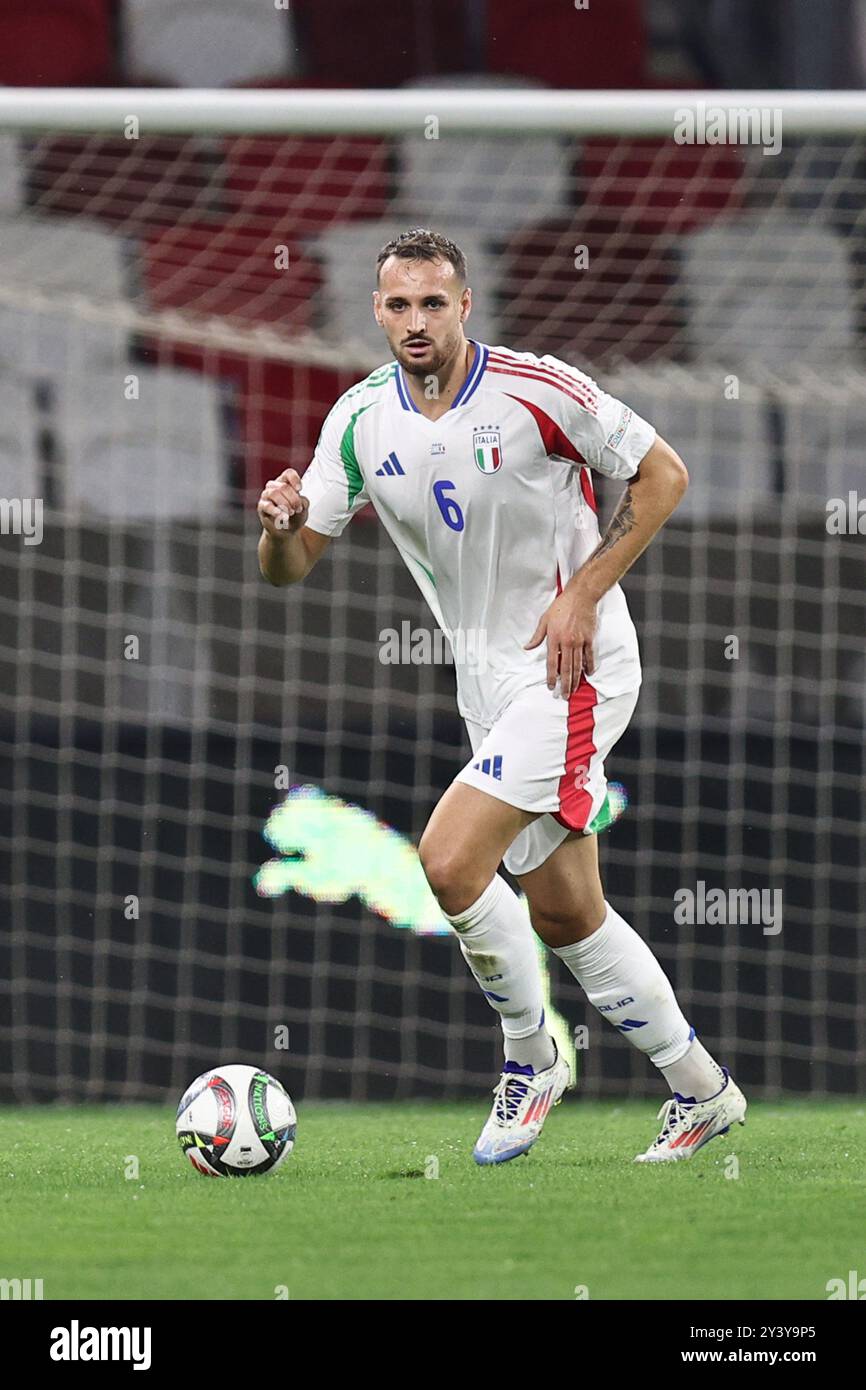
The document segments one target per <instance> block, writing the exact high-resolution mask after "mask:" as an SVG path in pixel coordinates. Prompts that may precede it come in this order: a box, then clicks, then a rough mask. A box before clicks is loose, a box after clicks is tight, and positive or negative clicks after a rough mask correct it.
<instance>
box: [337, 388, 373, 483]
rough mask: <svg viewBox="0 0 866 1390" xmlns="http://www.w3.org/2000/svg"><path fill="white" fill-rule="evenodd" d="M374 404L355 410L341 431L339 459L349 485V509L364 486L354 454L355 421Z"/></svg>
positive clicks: (371, 402) (370, 403)
mask: <svg viewBox="0 0 866 1390" xmlns="http://www.w3.org/2000/svg"><path fill="white" fill-rule="evenodd" d="M376 404H377V402H376V401H370V402H369V404H368V405H362V406H361V408H360V410H356V411H355V413H354V415H353V416H352V418H351V420H350V421H349V423H348V425H347V426H346V428H345V430H344V431H343V438H342V439H341V440H340V457H341V459H342V460H343V467H344V468H345V470H346V479H347V482H348V484H349V506H350V507H351V505H352V503H353V502H354V500H355V498H356V497H357V496H358V493H359V492H360V491H361V489H362V488H363V486H364V479H363V478H362V477H361V469H360V465H359V464H358V458H357V455H356V454H355V421H356V420H357V419H358V417H359V416H361V415H363V414H364V411H365V410H369V409H370V407H371V406H374V405H376Z"/></svg>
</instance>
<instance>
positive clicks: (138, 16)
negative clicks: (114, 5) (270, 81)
mask: <svg viewBox="0 0 866 1390" xmlns="http://www.w3.org/2000/svg"><path fill="white" fill-rule="evenodd" d="M123 34H124V50H125V62H126V68H127V71H128V73H129V74H130V75H131V77H133V78H134V79H135V80H136V81H148V80H149V81H154V82H161V83H168V84H172V85H175V86H178V87H226V86H230V85H231V84H233V83H235V84H239V83H243V82H246V81H249V80H251V79H254V78H257V77H263V76H265V75H267V74H271V73H273V74H275V75H276V74H278V73H285V74H288V73H290V72H292V71H293V70H294V68H295V66H296V52H295V45H294V38H293V30H292V22H291V12H290V11H288V10H286V9H285V8H282V7H281V8H279V9H278V8H277V7H276V6H275V5H274V4H273V3H266V4H260V3H259V0H204V2H203V0H124V5H123Z"/></svg>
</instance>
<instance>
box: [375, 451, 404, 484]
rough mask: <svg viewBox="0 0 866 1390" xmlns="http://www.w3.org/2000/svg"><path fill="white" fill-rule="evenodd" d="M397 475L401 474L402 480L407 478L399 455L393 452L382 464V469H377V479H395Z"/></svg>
mask: <svg viewBox="0 0 866 1390" xmlns="http://www.w3.org/2000/svg"><path fill="white" fill-rule="evenodd" d="M397 474H399V476H400V477H401V478H405V476H406V474H405V472H404V470H403V465H402V463H401V462H400V460H399V459H398V457H397V455H396V454H395V453H394V452H393V451H392V452H391V453H390V454H389V455H388V457H387V458H386V460H385V462H384V463H383V464H382V467H381V468H377V469H376V477H377V478H393V477H395V476H396V475H397Z"/></svg>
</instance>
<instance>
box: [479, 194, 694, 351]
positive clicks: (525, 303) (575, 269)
mask: <svg viewBox="0 0 866 1390" xmlns="http://www.w3.org/2000/svg"><path fill="white" fill-rule="evenodd" d="M582 248H585V250H583V249H582ZM576 262H577V264H576ZM675 286H676V270H675V263H674V260H673V257H672V255H671V252H670V250H669V249H668V242H667V240H666V239H664V238H658V237H652V236H648V235H646V234H645V233H640V232H638V231H636V230H635V228H634V226H633V225H631V224H630V223H629V221H628V220H627V219H625V218H623V217H621V216H620V215H618V214H617V213H616V212H613V213H612V214H611V215H609V216H607V217H604V216H598V217H594V218H592V217H582V218H580V217H579V218H575V219H574V220H573V221H565V220H564V219H559V220H556V221H549V222H546V223H542V224H541V225H539V226H536V227H533V228H530V229H528V230H526V231H523V232H521V233H520V234H519V235H518V236H516V237H514V238H513V239H512V241H511V242H510V244H509V246H508V248H507V252H506V256H505V260H504V273H503V283H502V295H503V303H504V308H503V311H502V322H503V334H504V340H505V341H506V342H508V343H510V344H511V345H512V346H513V347H515V348H517V349H525V350H527V351H530V352H537V353H539V354H543V353H546V352H552V353H555V354H559V355H562V356H564V357H566V358H567V359H568V360H570V361H572V362H575V363H576V364H577V365H581V364H583V363H587V364H589V365H590V366H595V365H598V364H601V365H604V366H606V367H609V366H611V365H615V364H616V363H618V362H620V361H632V362H634V361H642V360H644V359H647V358H651V357H656V356H659V355H665V354H666V353H668V352H669V351H670V348H671V344H672V342H673V339H674V337H675V335H676V334H677V333H678V331H679V329H680V317H679V311H678V307H677V303H676V300H675V297H674V290H675Z"/></svg>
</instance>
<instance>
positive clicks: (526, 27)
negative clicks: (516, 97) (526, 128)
mask: <svg viewBox="0 0 866 1390" xmlns="http://www.w3.org/2000/svg"><path fill="white" fill-rule="evenodd" d="M643 9H644V6H643V3H642V0H606V3H604V4H596V3H594V0H593V3H591V4H590V5H589V6H588V7H587V8H585V9H577V7H576V6H575V5H574V4H572V3H571V0H565V3H564V2H563V0H496V4H493V5H488V6H487V14H488V20H487V68H488V71H489V72H502V73H512V74H515V75H521V76H524V77H533V78H535V80H536V81H537V82H545V83H548V84H549V85H550V86H551V87H562V88H566V89H567V88H574V87H581V88H585V87H640V86H641V85H642V84H643V81H644V66H645V63H644V59H645V51H646V38H645V33H644V20H643Z"/></svg>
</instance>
